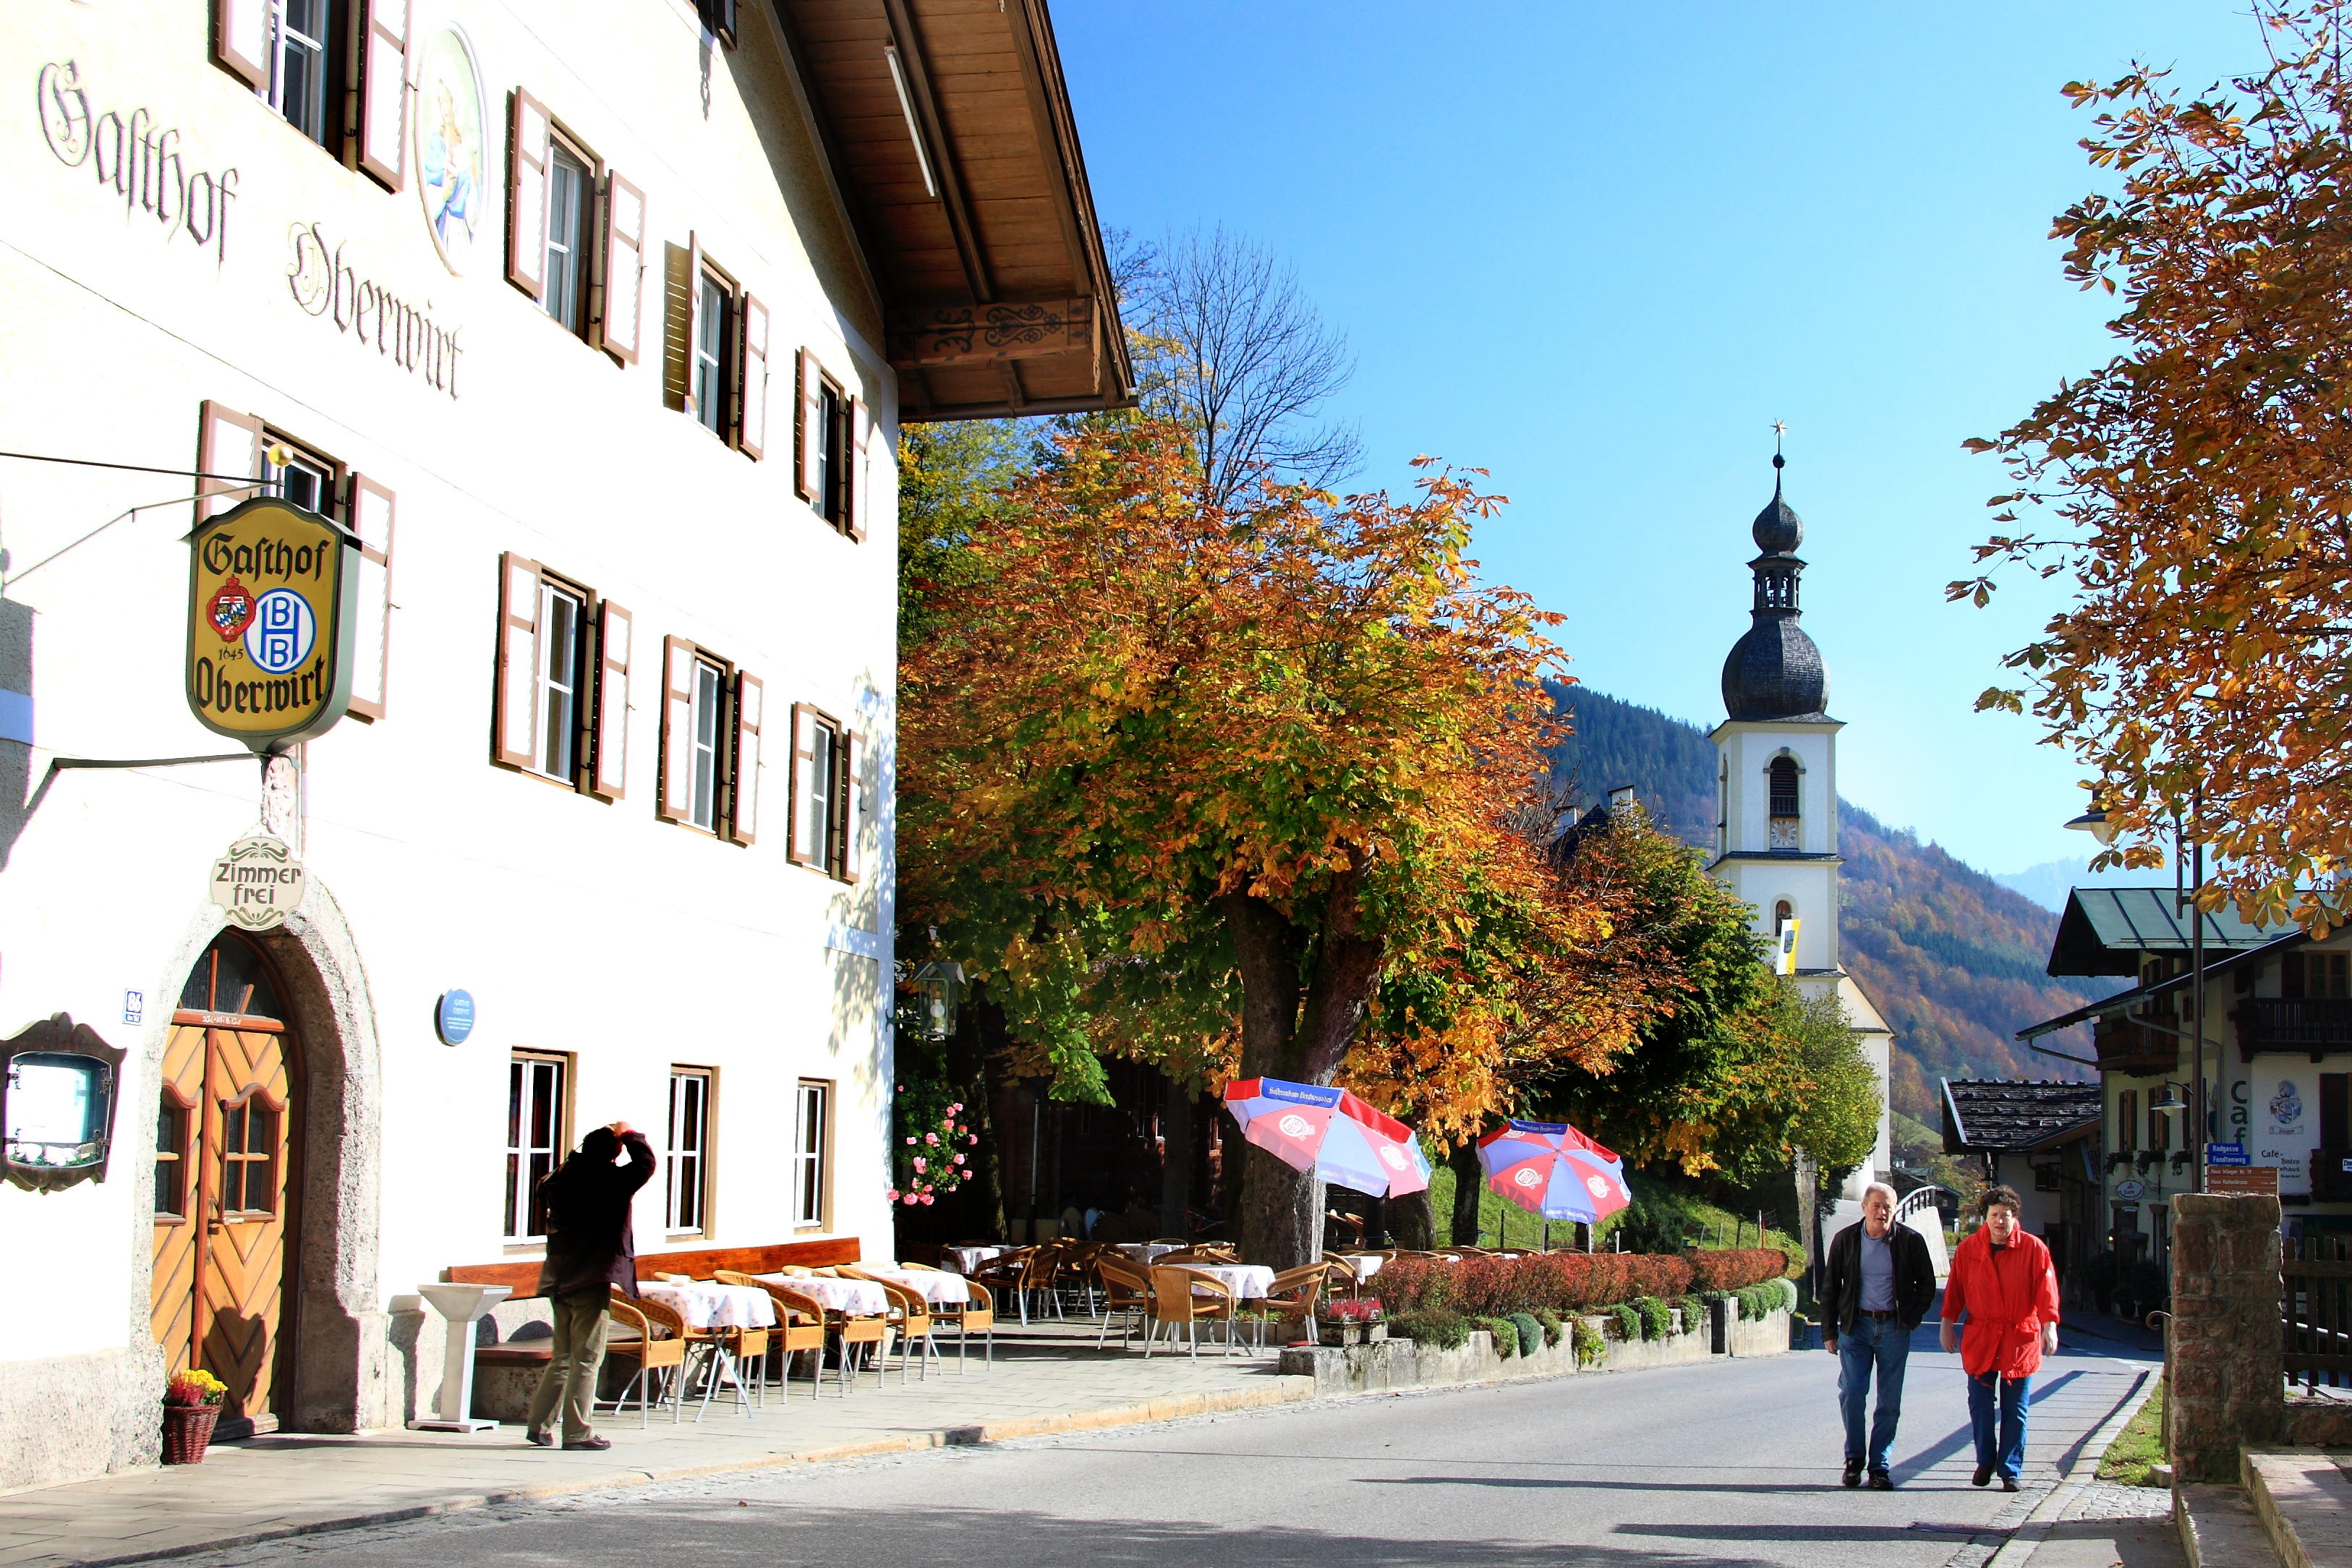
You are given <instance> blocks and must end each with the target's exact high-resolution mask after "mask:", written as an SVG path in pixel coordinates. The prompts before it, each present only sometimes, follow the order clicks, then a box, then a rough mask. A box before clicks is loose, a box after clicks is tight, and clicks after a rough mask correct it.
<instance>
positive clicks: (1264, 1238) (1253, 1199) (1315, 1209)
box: [1241, 1143, 1324, 1269]
mask: <svg viewBox="0 0 2352 1568" xmlns="http://www.w3.org/2000/svg"><path fill="white" fill-rule="evenodd" d="M1242 1163H1243V1165H1244V1166H1245V1167H1246V1168H1247V1174H1246V1175H1245V1176H1244V1179H1243V1181H1242V1192H1241V1235H1242V1258H1243V1259H1244V1261H1246V1262H1250V1263H1263V1264H1265V1265H1266V1266H1267V1267H1269V1268H1277V1269H1280V1268H1297V1267H1298V1266H1299V1265H1300V1264H1302V1263H1307V1262H1311V1261H1313V1260H1314V1259H1316V1258H1320V1257H1322V1256H1323V1203H1324V1198H1323V1184H1322V1183H1321V1182H1318V1181H1317V1180H1316V1179H1315V1175H1314V1173H1312V1172H1310V1171H1299V1170H1294V1169H1292V1168H1291V1167H1290V1165H1288V1164H1287V1163H1285V1162H1283V1161H1282V1160H1280V1159H1277V1158H1276V1157H1275V1156H1274V1155H1272V1154H1269V1153H1267V1152H1265V1150H1263V1149H1261V1148H1259V1147H1258V1146H1257V1145H1256V1144H1255V1143H1244V1144H1243V1145H1242Z"/></svg>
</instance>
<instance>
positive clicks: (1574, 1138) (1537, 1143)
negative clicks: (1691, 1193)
mask: <svg viewBox="0 0 2352 1568" xmlns="http://www.w3.org/2000/svg"><path fill="white" fill-rule="evenodd" d="M1478 1168H1479V1169H1480V1170H1482V1171H1484V1172H1486V1184H1487V1185H1488V1186H1490V1187H1492V1188H1493V1189H1494V1190H1495V1191H1496V1192H1497V1193H1499V1194H1502V1195H1503V1196H1504V1197H1507V1198H1508V1199H1510V1200H1511V1202H1513V1203H1515V1204H1517V1205H1519V1207H1521V1208H1523V1209H1525V1210H1527V1211H1528V1213H1529V1214H1533V1215H1541V1216H1542V1217H1543V1218H1545V1219H1573V1220H1581V1221H1583V1222H1584V1223H1585V1224H1587V1225H1595V1224H1598V1223H1599V1222H1600V1221H1601V1220H1603V1219H1605V1218H1607V1217H1608V1216H1609V1215H1612V1214H1615V1213H1616V1212H1617V1211H1618V1210H1619V1209H1622V1208H1623V1207H1624V1206H1625V1205H1627V1204H1630V1203H1632V1202H1633V1192H1632V1190H1631V1189H1630V1188H1628V1187H1627V1186H1626V1185H1625V1163H1624V1162H1623V1161H1622V1160H1620V1159H1619V1158H1617V1156H1616V1155H1614V1154H1612V1153H1611V1152H1609V1151H1608V1150H1606V1149H1604V1148H1602V1147H1601V1145H1600V1144H1598V1143H1596V1142H1593V1141H1592V1140H1591V1139H1590V1138H1587V1137H1586V1136H1585V1135H1584V1134H1583V1133H1581V1132H1579V1131H1577V1130H1576V1129H1575V1128H1573V1127H1570V1125H1569V1124H1568V1123H1567V1122H1565V1121H1507V1122H1505V1123H1504V1124H1503V1126H1502V1127H1501V1129H1500V1130H1498V1131H1493V1132H1489V1133H1487V1134H1486V1136H1485V1137H1484V1138H1481V1139H1479V1140H1478Z"/></svg>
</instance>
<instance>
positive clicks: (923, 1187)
mask: <svg viewBox="0 0 2352 1568" xmlns="http://www.w3.org/2000/svg"><path fill="white" fill-rule="evenodd" d="M979 1142H980V1134H979V1133H977V1132H974V1131H972V1130H971V1122H970V1121H968V1120H967V1119H965V1117H964V1114H963V1104H962V1102H961V1101H958V1102H957V1103H955V1104H953V1105H950V1106H949V1107H948V1108H947V1110H945V1111H943V1112H941V1113H940V1119H939V1121H938V1122H937V1123H936V1124H934V1125H931V1126H927V1127H923V1128H919V1129H918V1130H917V1131H913V1132H909V1133H908V1134H907V1142H906V1146H905V1147H904V1148H902V1149H900V1150H899V1151H898V1185H897V1186H895V1187H892V1188H891V1189H890V1201H891V1202H892V1203H894V1204H905V1205H907V1206H908V1207H909V1208H914V1207H916V1206H918V1205H929V1204H930V1203H932V1202H934V1201H935V1200H936V1199H938V1198H939V1197H940V1196H941V1195H943V1194H948V1193H951V1192H954V1191H955V1190H956V1189H957V1188H959V1187H961V1186H962V1185H963V1184H964V1183H965V1182H966V1181H968V1180H970V1179H971V1152H972V1150H973V1149H974V1148H975V1147H976V1146H978V1144H979Z"/></svg>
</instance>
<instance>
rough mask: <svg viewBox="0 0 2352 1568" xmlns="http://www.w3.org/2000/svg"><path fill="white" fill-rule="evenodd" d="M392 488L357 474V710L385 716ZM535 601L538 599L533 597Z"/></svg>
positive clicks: (354, 506)
mask: <svg viewBox="0 0 2352 1568" xmlns="http://www.w3.org/2000/svg"><path fill="white" fill-rule="evenodd" d="M394 510H395V508H394V500H393V494H392V491H391V490H389V489H385V488H384V487H383V486H382V485H380V484H378V483H376V482H375V481H374V480H373V479H369V478H368V477H367V476H366V475H364V474H353V475H352V509H351V520H352V531H353V532H355V533H357V534H358V535H359V536H360V611H359V613H360V624H359V626H358V627H357V628H356V630H355V633H354V635H353V637H352V651H353V658H352V712H353V713H356V714H358V715H359V716H360V717H361V718H362V719H381V718H383V714H384V703H385V697H386V693H387V692H388V691H389V689H390V687H391V676H392V529H393V515H394ZM534 602H536V601H534Z"/></svg>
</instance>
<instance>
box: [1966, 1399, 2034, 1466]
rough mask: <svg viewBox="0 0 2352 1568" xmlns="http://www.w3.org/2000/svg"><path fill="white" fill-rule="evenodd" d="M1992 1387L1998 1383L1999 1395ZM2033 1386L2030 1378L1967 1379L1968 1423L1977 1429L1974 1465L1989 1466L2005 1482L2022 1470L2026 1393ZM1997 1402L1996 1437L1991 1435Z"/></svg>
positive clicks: (2026, 1404)
mask: <svg viewBox="0 0 2352 1568" xmlns="http://www.w3.org/2000/svg"><path fill="white" fill-rule="evenodd" d="M1994 1384H2000V1389H1999V1391H1998V1393H1996V1392H1995V1390H1994V1386H1993V1385H1994ZM2032 1384H2033V1380H2032V1378H2030V1377H2000V1376H1997V1375H1996V1374H1994V1373H1985V1374H1984V1375H1983V1376H1982V1377H1978V1376H1975V1375H1973V1374H1971V1375H1970V1376H1969V1425H1970V1426H1974V1427H1975V1428H1976V1436H1977V1463H1978V1464H1979V1466H1990V1468H1991V1469H1992V1472H1993V1474H1995V1475H1997V1476H2000V1477H2002V1478H2003V1479H2008V1480H2012V1481H2013V1480H2015V1479H2017V1478H2018V1477H2019V1475H2021V1473H2022V1472H2023V1471H2024V1469H2025V1413H2026V1409H2027V1407H2028V1398H2029V1395H2028V1393H2027V1391H2028V1390H2029V1389H2030V1388H2031V1387H2032ZM1996 1402H1998V1404H1999V1406H2000V1409H1999V1415H2000V1436H1998V1437H1996V1436H1994V1434H1993V1419H1994V1415H1995V1410H1994V1406H1995V1404H1996Z"/></svg>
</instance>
